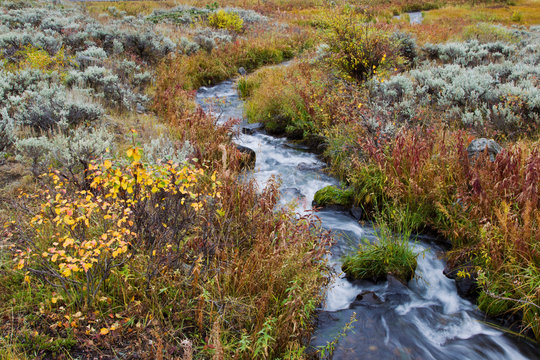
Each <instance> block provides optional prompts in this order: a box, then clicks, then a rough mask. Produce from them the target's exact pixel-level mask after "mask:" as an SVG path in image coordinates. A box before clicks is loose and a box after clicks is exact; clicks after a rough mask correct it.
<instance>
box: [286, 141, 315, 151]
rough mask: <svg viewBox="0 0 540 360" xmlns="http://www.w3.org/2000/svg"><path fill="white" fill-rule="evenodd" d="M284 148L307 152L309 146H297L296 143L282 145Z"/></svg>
mask: <svg viewBox="0 0 540 360" xmlns="http://www.w3.org/2000/svg"><path fill="white" fill-rule="evenodd" d="M284 146H285V147H287V148H289V149H294V150H299V151H309V150H310V149H309V146H307V145H303V144H299V143H297V142H287V143H285V144H284Z"/></svg>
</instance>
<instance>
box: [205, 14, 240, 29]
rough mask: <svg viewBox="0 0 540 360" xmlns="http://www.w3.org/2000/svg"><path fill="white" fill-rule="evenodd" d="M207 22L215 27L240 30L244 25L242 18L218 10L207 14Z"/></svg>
mask: <svg viewBox="0 0 540 360" xmlns="http://www.w3.org/2000/svg"><path fill="white" fill-rule="evenodd" d="M208 24H209V25H210V26H212V27H214V28H217V29H227V30H230V31H236V32H240V31H242V28H243V26H244V20H242V19H241V18H240V17H239V16H238V15H237V14H234V13H228V12H225V11H224V10H219V11H217V12H215V13H213V14H211V15H210V16H208Z"/></svg>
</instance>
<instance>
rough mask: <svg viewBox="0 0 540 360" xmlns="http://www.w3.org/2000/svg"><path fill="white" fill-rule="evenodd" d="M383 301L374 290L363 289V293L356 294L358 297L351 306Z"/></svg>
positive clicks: (374, 303)
mask: <svg viewBox="0 0 540 360" xmlns="http://www.w3.org/2000/svg"><path fill="white" fill-rule="evenodd" d="M382 303H383V301H382V300H381V298H380V297H378V296H377V294H375V293H374V292H373V291H363V292H362V293H360V294H358V296H356V299H355V300H354V302H353V303H352V304H351V307H352V306H354V305H372V306H374V305H380V304H382Z"/></svg>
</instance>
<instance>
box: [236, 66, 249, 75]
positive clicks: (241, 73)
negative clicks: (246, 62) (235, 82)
mask: <svg viewBox="0 0 540 360" xmlns="http://www.w3.org/2000/svg"><path fill="white" fill-rule="evenodd" d="M238 73H239V74H240V75H242V76H244V75H246V74H247V71H246V69H244V67H242V66H241V67H240V68H238Z"/></svg>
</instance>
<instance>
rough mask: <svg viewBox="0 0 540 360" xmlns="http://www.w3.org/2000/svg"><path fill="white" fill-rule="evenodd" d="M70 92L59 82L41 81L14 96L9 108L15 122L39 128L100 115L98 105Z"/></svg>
mask: <svg viewBox="0 0 540 360" xmlns="http://www.w3.org/2000/svg"><path fill="white" fill-rule="evenodd" d="M71 94H74V92H72V93H71ZM71 94H68V90H67V89H66V88H65V87H64V86H63V85H58V84H54V83H53V84H48V83H45V82H42V83H40V84H39V85H38V87H37V89H36V90H26V91H25V92H24V93H23V94H22V95H21V96H20V97H18V98H16V99H14V100H13V101H12V104H11V105H12V106H11V110H10V111H11V112H13V115H12V116H13V119H14V121H15V123H17V124H20V125H22V126H30V127H32V128H34V129H36V130H41V131H43V130H45V131H46V130H51V129H54V128H58V127H60V128H66V127H67V126H70V125H77V124H80V123H82V122H85V121H86V122H92V121H95V120H97V119H98V118H99V117H101V116H102V115H103V109H102V108H101V107H100V106H99V105H97V104H94V103H92V102H90V101H88V99H87V98H77V97H76V96H71Z"/></svg>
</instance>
